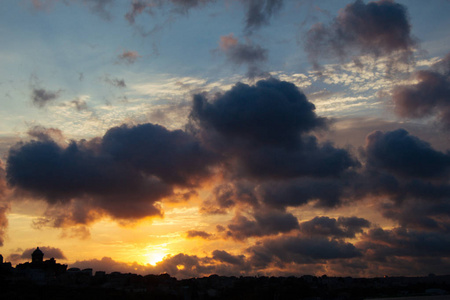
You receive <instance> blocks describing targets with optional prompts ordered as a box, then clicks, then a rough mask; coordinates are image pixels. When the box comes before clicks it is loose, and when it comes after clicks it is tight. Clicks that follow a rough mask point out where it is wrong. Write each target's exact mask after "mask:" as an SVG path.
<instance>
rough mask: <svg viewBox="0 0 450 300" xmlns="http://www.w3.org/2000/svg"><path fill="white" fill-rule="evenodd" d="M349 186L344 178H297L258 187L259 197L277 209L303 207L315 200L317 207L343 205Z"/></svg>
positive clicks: (267, 183)
mask: <svg viewBox="0 0 450 300" xmlns="http://www.w3.org/2000/svg"><path fill="white" fill-rule="evenodd" d="M347 186H348V183H347V182H346V179H344V178H342V179H341V178H329V179H313V178H297V179H291V180H283V181H267V182H264V183H262V184H260V185H259V186H258V189H257V195H258V198H259V199H261V201H263V202H264V203H265V204H267V205H269V206H272V207H276V208H283V207H288V206H291V207H296V206H302V205H304V204H306V203H309V202H312V201H315V200H317V203H316V206H320V207H334V206H337V205H339V204H341V202H342V198H343V197H344V195H345V193H346V191H345V189H346V187H347Z"/></svg>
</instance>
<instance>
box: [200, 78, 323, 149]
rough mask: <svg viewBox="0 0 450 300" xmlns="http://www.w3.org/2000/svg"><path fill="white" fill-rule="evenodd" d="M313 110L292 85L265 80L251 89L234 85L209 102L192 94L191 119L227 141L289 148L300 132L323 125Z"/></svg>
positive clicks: (240, 84) (321, 119) (247, 86)
mask: <svg viewBox="0 0 450 300" xmlns="http://www.w3.org/2000/svg"><path fill="white" fill-rule="evenodd" d="M314 109H315V107H314V104H312V103H311V102H309V101H308V100H307V98H306V96H305V95H304V94H303V93H302V92H301V91H299V90H298V88H297V87H296V86H295V85H294V84H292V83H289V82H286V81H279V80H277V79H269V80H261V81H258V82H257V83H256V84H255V85H254V86H249V85H247V84H244V83H237V84H236V85H235V86H234V87H232V88H231V90H229V91H227V92H225V93H223V94H218V95H216V96H215V97H214V99H213V100H212V101H209V100H208V99H207V97H206V96H205V95H203V94H197V95H195V96H194V102H193V107H192V111H191V119H192V120H194V121H197V122H198V123H199V125H200V126H201V127H203V128H205V129H208V130H215V131H217V132H218V133H220V134H221V135H223V136H225V137H226V138H228V139H229V140H230V141H233V140H236V139H238V140H241V141H242V142H244V141H248V142H251V143H254V144H256V145H292V144H296V143H298V142H299V135H300V134H301V133H304V132H308V131H311V130H313V129H316V128H322V127H323V126H324V125H325V119H323V118H320V117H317V116H316V114H315V113H314Z"/></svg>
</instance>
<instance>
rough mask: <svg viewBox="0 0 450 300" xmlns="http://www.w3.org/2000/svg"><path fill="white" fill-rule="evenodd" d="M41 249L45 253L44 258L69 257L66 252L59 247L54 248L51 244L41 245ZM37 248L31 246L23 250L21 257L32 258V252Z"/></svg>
mask: <svg viewBox="0 0 450 300" xmlns="http://www.w3.org/2000/svg"><path fill="white" fill-rule="evenodd" d="M39 249H40V250H41V251H42V252H43V253H44V260H45V259H49V258H51V257H53V258H56V259H67V258H66V256H65V255H64V253H63V252H62V251H61V249H59V248H54V247H50V246H47V247H46V246H44V247H39ZM34 250H36V248H29V249H26V250H25V251H23V252H22V254H21V255H20V257H21V258H25V259H30V260H31V254H32V253H33V252H34Z"/></svg>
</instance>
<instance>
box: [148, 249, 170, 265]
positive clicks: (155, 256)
mask: <svg viewBox="0 0 450 300" xmlns="http://www.w3.org/2000/svg"><path fill="white" fill-rule="evenodd" d="M165 256H167V253H165V252H156V251H155V252H150V253H148V254H147V255H146V257H147V263H149V264H151V265H152V266H155V265H156V264H157V263H158V262H160V261H162V260H163V259H164V257H165Z"/></svg>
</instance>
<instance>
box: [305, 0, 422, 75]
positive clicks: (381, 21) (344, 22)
mask: <svg viewBox="0 0 450 300" xmlns="http://www.w3.org/2000/svg"><path fill="white" fill-rule="evenodd" d="M410 31H411V25H410V23H409V18H408V14H407V9H406V7H405V6H404V5H402V4H400V3H395V2H394V1H388V0H382V1H376V2H369V3H367V4H365V3H364V2H363V1H361V0H357V1H355V2H354V3H351V4H348V5H347V6H346V7H345V8H344V9H342V10H341V11H340V12H339V15H338V16H337V17H336V18H335V19H334V20H333V21H332V22H331V23H330V24H328V25H324V24H322V23H317V24H315V25H314V26H313V27H312V28H311V29H310V30H309V31H308V33H307V35H306V44H305V48H306V51H307V52H308V54H309V58H310V60H311V62H312V63H313V64H314V65H315V66H316V67H319V58H320V57H332V58H334V57H337V58H340V59H344V58H347V57H348V56H349V55H372V56H374V57H380V56H391V55H395V54H400V56H401V59H402V60H406V59H409V58H410V56H411V53H412V50H413V48H414V46H415V45H416V42H415V41H414V39H413V38H412V36H411V32H410Z"/></svg>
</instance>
